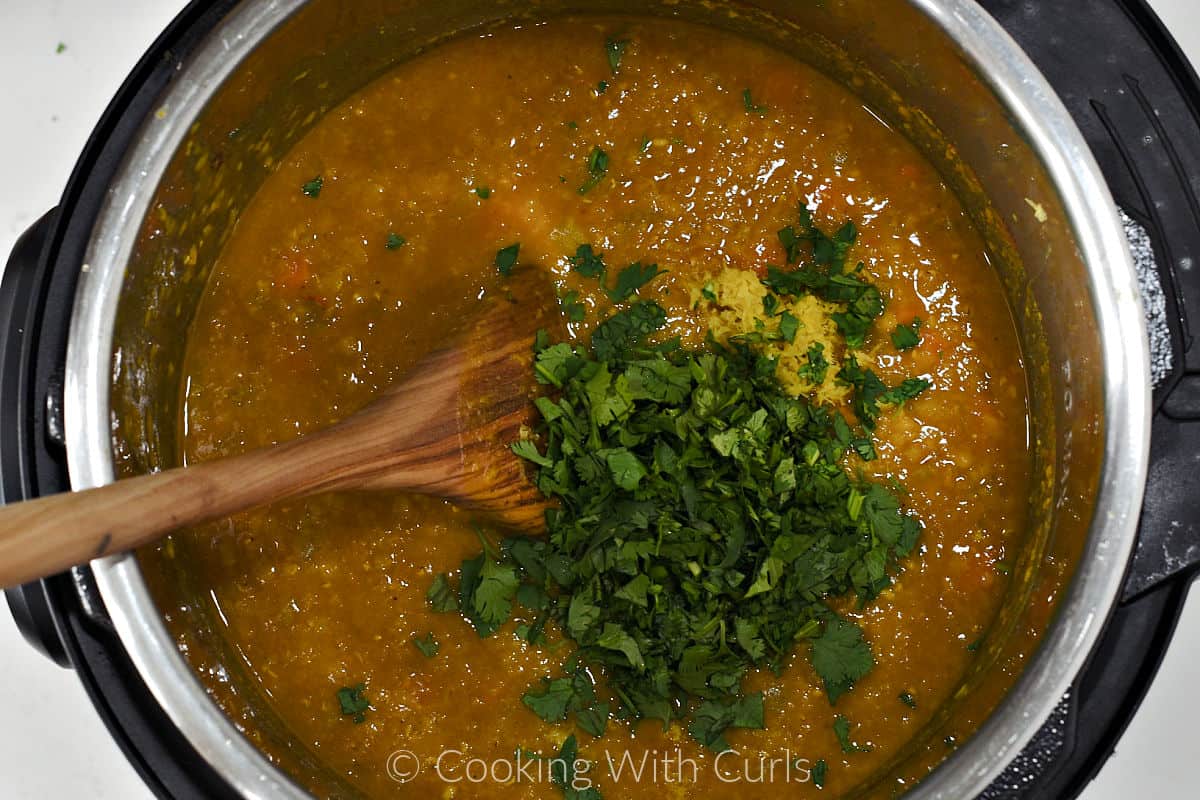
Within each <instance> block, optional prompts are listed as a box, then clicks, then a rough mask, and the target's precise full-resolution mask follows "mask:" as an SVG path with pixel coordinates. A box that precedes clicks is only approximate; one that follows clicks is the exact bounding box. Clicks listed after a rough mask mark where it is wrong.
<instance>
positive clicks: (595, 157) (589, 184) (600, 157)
mask: <svg viewBox="0 0 1200 800" xmlns="http://www.w3.org/2000/svg"><path fill="white" fill-rule="evenodd" d="M587 172H588V179H587V180H586V181H584V182H583V184H582V185H581V186H580V187H579V190H578V191H579V194H587V193H588V192H590V191H591V190H592V189H595V188H596V187H597V186H599V185H600V181H602V180H604V176H605V175H607V174H608V153H606V152H605V151H604V150H602V149H601V148H600V147H599V146H596V147H593V148H592V152H590V153H589V154H588V158H587Z"/></svg>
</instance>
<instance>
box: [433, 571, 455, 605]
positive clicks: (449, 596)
mask: <svg viewBox="0 0 1200 800" xmlns="http://www.w3.org/2000/svg"><path fill="white" fill-rule="evenodd" d="M425 599H427V600H428V601H429V605H430V606H431V607H432V608H433V610H434V611H438V612H442V613H445V612H447V611H457V610H458V596H457V595H456V594H455V593H454V590H453V589H452V588H450V580H449V578H447V577H446V573H444V572H440V573H438V574H437V575H436V576H434V579H433V583H432V585H430V587H429V590H428V591H426V592H425Z"/></svg>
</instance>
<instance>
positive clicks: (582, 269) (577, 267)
mask: <svg viewBox="0 0 1200 800" xmlns="http://www.w3.org/2000/svg"><path fill="white" fill-rule="evenodd" d="M567 261H568V263H570V265H571V269H572V270H574V271H575V272H578V273H579V274H580V275H582V276H583V277H585V278H600V277H602V276H603V275H604V270H605V267H604V254H603V253H597V252H596V251H595V250H593V249H592V246H591V245H590V244H581V245H579V247H578V248H576V250H575V255H573V256H571V257H570V258H569V259H567Z"/></svg>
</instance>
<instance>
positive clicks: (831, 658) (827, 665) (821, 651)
mask: <svg viewBox="0 0 1200 800" xmlns="http://www.w3.org/2000/svg"><path fill="white" fill-rule="evenodd" d="M812 664H813V668H814V669H815V670H816V671H817V674H818V675H820V676H821V680H822V681H823V682H824V683H825V694H826V695H828V696H829V702H830V703H836V702H837V701H838V698H839V697H841V696H842V695H843V694H845V693H846V692H847V691H849V690H850V688H851V687H853V686H854V683H855V682H856V681H858V680H860V679H861V678H863V677H864V676H865V675H866V674H867V673H868V672H870V671H871V670H872V669H873V668H874V667H875V658H874V656H872V655H871V648H870V647H869V646H868V645H867V643H866V641H865V640H864V639H863V632H862V628H860V627H858V625H856V624H854V623H853V622H850V621H849V620H845V619H842V618H841V617H834V618H833V619H832V620H830V621H829V622H828V623H826V625H825V631H824V633H822V634H821V635H820V636H818V637H817V638H815V639H813V642H812Z"/></svg>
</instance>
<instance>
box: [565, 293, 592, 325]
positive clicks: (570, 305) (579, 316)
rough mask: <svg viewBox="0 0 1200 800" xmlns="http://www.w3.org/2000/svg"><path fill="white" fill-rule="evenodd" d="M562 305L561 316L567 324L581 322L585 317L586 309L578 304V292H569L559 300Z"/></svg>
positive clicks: (581, 304)
mask: <svg viewBox="0 0 1200 800" xmlns="http://www.w3.org/2000/svg"><path fill="white" fill-rule="evenodd" d="M559 302H560V303H561V304H562V310H563V316H564V317H566V318H567V322H583V319H584V317H585V316H587V307H586V306H584V304H583V303H581V302H579V292H576V291H575V290H571V291H569V292H567V293H566V294H564V295H563V296H562V297H560V298H559Z"/></svg>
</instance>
